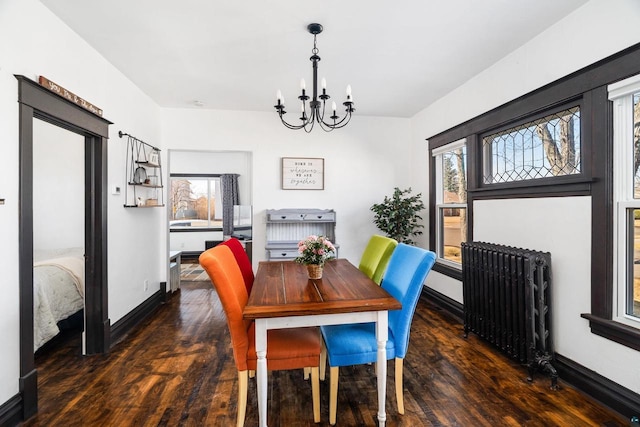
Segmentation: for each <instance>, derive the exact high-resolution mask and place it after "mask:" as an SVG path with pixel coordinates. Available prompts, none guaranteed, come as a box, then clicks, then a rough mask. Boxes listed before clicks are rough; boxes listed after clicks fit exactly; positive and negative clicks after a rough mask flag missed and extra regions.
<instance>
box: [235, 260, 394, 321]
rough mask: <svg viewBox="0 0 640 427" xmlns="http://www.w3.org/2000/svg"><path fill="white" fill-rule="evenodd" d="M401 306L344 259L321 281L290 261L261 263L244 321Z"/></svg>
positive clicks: (327, 269)
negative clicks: (310, 276)
mask: <svg viewBox="0 0 640 427" xmlns="http://www.w3.org/2000/svg"><path fill="white" fill-rule="evenodd" d="M400 308H402V305H401V304H400V302H399V301H398V300H396V299H395V298H394V297H392V296H391V295H390V294H389V293H388V292H387V291H385V290H384V289H382V287H380V286H379V285H377V284H376V283H375V282H374V281H372V280H371V279H369V278H368V277H367V276H366V275H365V274H364V273H363V272H361V271H360V270H358V268H357V267H355V266H354V265H353V264H351V263H350V262H349V261H347V260H346V259H334V260H330V261H328V262H327V263H326V264H325V266H324V272H323V275H322V279H309V278H308V275H307V268H306V266H304V265H301V264H298V263H296V262H292V261H262V262H260V263H259V265H258V272H257V274H256V277H255V280H254V282H253V288H252V290H251V295H250V296H249V301H248V303H247V306H246V307H245V309H244V317H245V318H247V319H259V318H269V317H283V316H301V315H311V314H335V313H351V312H363V311H379V310H399V309H400Z"/></svg>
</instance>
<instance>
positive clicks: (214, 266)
mask: <svg viewBox="0 0 640 427" xmlns="http://www.w3.org/2000/svg"><path fill="white" fill-rule="evenodd" d="M199 262H200V265H201V266H202V268H204V269H205V271H206V272H207V274H208V275H209V278H210V279H211V282H212V283H213V286H214V288H215V289H216V292H217V293H218V296H219V297H220V301H221V302H222V308H223V309H224V312H225V315H226V317H227V324H228V325H229V332H230V333H231V344H232V346H233V358H234V359H235V362H236V367H237V369H238V370H239V371H245V370H247V369H248V368H247V352H248V350H249V335H248V333H247V331H248V330H249V326H250V325H251V321H250V320H245V319H244V318H243V316H242V312H243V311H244V308H245V306H246V305H247V300H248V299H249V297H248V294H247V289H246V287H245V284H244V280H243V278H242V273H241V272H240V267H238V263H237V262H236V259H235V257H234V256H233V253H232V252H231V249H229V247H228V246H226V245H217V246H215V247H213V248H211V249H208V250H206V251H205V252H203V253H202V254H201V255H200V258H199Z"/></svg>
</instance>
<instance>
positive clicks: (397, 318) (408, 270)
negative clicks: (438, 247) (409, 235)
mask: <svg viewBox="0 0 640 427" xmlns="http://www.w3.org/2000/svg"><path fill="white" fill-rule="evenodd" d="M435 260H436V254H435V253H433V252H431V251H427V250H425V249H422V248H418V247H415V246H409V245H406V244H404V243H399V244H398V246H397V247H396V249H395V250H394V251H393V254H392V255H391V259H390V260H389V266H388V267H387V271H386V273H385V275H384V280H383V281H382V288H383V289H385V290H386V291H387V292H389V293H390V294H391V295H393V297H394V298H396V299H397V300H398V301H400V302H401V303H402V309H401V310H393V311H389V329H390V330H391V333H392V335H393V340H394V346H395V357H399V358H404V357H405V355H406V353H407V348H408V347H409V334H410V332H411V322H412V320H413V314H414V313H415V310H416V305H417V304H418V298H420V293H421V292H422V286H423V284H424V280H425V279H426V277H427V274H429V271H430V270H431V267H433V264H434V262H435ZM389 338H390V339H391V337H389Z"/></svg>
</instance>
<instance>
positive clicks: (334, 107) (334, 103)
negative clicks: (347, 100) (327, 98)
mask: <svg viewBox="0 0 640 427" xmlns="http://www.w3.org/2000/svg"><path fill="white" fill-rule="evenodd" d="M337 108H338V107H337V106H336V101H333V102H332V103H331V109H332V110H333V115H334V116H335V115H336V109H337Z"/></svg>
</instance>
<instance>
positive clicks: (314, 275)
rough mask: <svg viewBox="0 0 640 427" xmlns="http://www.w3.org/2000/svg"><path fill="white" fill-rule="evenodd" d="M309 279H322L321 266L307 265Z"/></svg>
mask: <svg viewBox="0 0 640 427" xmlns="http://www.w3.org/2000/svg"><path fill="white" fill-rule="evenodd" d="M307 273H309V279H322V266H321V265H319V264H307Z"/></svg>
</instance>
